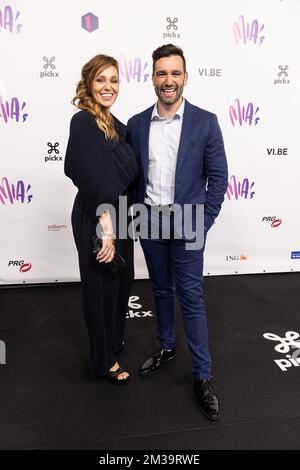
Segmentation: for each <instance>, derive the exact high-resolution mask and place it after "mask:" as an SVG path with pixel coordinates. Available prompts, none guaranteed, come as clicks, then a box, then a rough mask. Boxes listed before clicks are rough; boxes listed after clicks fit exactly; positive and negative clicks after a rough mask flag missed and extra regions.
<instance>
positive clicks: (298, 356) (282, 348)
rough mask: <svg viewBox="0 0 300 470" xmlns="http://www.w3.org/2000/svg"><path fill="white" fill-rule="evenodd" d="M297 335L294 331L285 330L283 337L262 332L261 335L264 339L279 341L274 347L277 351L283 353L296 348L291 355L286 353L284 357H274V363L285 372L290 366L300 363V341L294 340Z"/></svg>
mask: <svg viewBox="0 0 300 470" xmlns="http://www.w3.org/2000/svg"><path fill="white" fill-rule="evenodd" d="M299 336H300V335H299V333H297V332H296V331H287V332H286V333H285V336H284V337H283V338H281V337H280V336H277V335H275V334H273V333H264V335H263V337H264V338H266V339H269V340H271V341H277V342H279V343H280V344H277V345H276V346H275V348H274V349H275V351H277V352H280V353H282V354H285V353H288V352H290V349H295V350H296V351H294V353H293V354H292V355H290V354H286V356H285V357H286V359H274V362H275V364H277V365H278V367H279V368H280V369H281V370H282V371H283V372H286V371H287V370H288V369H289V368H290V367H292V366H295V367H299V365H300V341H295V340H296V339H298V338H299Z"/></svg>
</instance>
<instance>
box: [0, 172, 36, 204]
mask: <svg viewBox="0 0 300 470" xmlns="http://www.w3.org/2000/svg"><path fill="white" fill-rule="evenodd" d="M30 189H31V184H27V185H25V183H24V181H22V180H19V181H17V183H16V184H14V183H10V182H9V181H8V178H6V177H4V178H2V181H1V184H0V202H1V203H2V204H3V205H5V203H6V202H9V203H10V204H14V202H16V201H19V202H22V204H24V202H27V203H28V204H29V203H30V202H31V199H32V197H33V196H32V194H28V192H29V191H30Z"/></svg>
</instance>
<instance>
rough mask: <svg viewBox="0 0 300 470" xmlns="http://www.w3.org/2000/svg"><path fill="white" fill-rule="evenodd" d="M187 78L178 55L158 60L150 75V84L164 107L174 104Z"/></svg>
mask: <svg viewBox="0 0 300 470" xmlns="http://www.w3.org/2000/svg"><path fill="white" fill-rule="evenodd" d="M187 78H188V76H187V73H186V72H185V71H184V67H183V60H182V57H180V56H179V55H171V56H170V57H162V58H161V59H158V61H157V62H156V63H155V69H154V72H153V75H152V83H153V86H154V89H155V93H156V94H157V96H158V100H159V101H161V102H162V103H163V104H165V105H172V104H174V103H176V101H178V100H179V99H180V97H181V95H182V93H183V88H184V86H185V85H186V82H187Z"/></svg>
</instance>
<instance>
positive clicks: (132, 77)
mask: <svg viewBox="0 0 300 470" xmlns="http://www.w3.org/2000/svg"><path fill="white" fill-rule="evenodd" d="M118 63H119V71H120V81H123V80H126V82H128V83H130V82H133V81H134V82H142V83H144V82H146V81H147V80H148V78H149V70H148V62H144V61H142V59H141V58H140V57H136V58H135V59H128V58H127V57H126V56H125V54H122V55H121V57H120V58H119V60H118Z"/></svg>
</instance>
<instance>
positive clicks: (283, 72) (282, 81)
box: [274, 65, 290, 85]
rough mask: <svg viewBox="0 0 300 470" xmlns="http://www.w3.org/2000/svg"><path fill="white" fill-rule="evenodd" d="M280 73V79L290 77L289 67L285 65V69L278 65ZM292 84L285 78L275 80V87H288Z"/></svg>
mask: <svg viewBox="0 0 300 470" xmlns="http://www.w3.org/2000/svg"><path fill="white" fill-rule="evenodd" d="M278 68H279V72H278V74H277V76H278V77H282V76H283V77H288V75H289V74H288V73H287V69H288V68H289V66H288V65H285V66H284V67H283V66H282V65H278ZM289 83H290V80H286V79H285V78H276V79H275V80H274V85H278V84H280V85H288V84H289Z"/></svg>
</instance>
